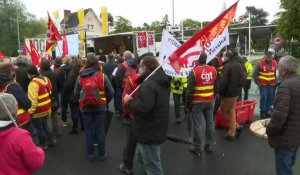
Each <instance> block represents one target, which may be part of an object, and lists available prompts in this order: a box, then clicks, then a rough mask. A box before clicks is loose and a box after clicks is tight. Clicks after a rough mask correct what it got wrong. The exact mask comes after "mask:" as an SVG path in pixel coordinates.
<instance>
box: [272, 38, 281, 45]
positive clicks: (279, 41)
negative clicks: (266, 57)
mask: <svg viewBox="0 0 300 175" xmlns="http://www.w3.org/2000/svg"><path fill="white" fill-rule="evenodd" d="M282 42H283V38H282V37H280V36H275V37H274V39H273V43H274V44H275V45H277V46H278V45H281V44H282Z"/></svg>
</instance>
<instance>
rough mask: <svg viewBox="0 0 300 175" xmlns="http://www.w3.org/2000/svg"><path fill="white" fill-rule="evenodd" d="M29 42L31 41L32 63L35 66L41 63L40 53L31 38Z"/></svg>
mask: <svg viewBox="0 0 300 175" xmlns="http://www.w3.org/2000/svg"><path fill="white" fill-rule="evenodd" d="M29 43H30V48H31V52H30V53H31V55H30V56H31V62H32V65H34V66H39V63H40V55H39V53H38V52H37V50H36V49H35V47H34V44H33V42H32V41H31V40H29Z"/></svg>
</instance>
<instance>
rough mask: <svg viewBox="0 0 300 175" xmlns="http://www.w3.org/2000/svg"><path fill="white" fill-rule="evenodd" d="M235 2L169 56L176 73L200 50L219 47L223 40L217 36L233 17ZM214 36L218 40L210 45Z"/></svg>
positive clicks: (213, 49) (200, 51) (194, 58)
mask: <svg viewBox="0 0 300 175" xmlns="http://www.w3.org/2000/svg"><path fill="white" fill-rule="evenodd" d="M237 4H238V1H237V2H236V3H234V4H233V5H232V6H231V7H229V8H228V9H227V10H225V11H224V12H223V13H221V14H220V15H219V16H218V17H217V18H216V19H214V20H213V21H212V22H210V23H209V24H208V25H206V26H205V27H204V28H203V29H202V30H200V31H199V32H198V33H196V34H195V35H194V36H193V37H192V38H190V39H189V40H188V41H186V42H185V43H184V44H182V45H181V47H179V48H178V49H177V50H176V51H174V52H173V53H172V54H171V55H170V56H169V60H170V63H171V66H172V67H173V68H174V69H175V71H176V72H177V73H180V69H181V67H183V66H184V65H187V64H191V63H189V62H190V60H189V59H193V60H194V62H195V61H197V60H196V59H198V58H199V55H200V54H201V53H202V52H206V53H210V54H211V52H215V51H216V50H218V49H220V48H218V47H220V46H221V45H222V44H223V43H224V42H225V41H224V40H223V38H218V36H219V35H220V34H222V33H223V31H224V30H225V28H226V27H227V26H228V25H229V24H230V22H231V21H232V19H233V18H234V16H235V12H236V8H237ZM216 38H218V40H219V41H218V42H217V44H215V45H214V46H213V47H212V43H213V41H214V40H215V39H216ZM225 39H226V38H225ZM215 54H217V53H215Z"/></svg>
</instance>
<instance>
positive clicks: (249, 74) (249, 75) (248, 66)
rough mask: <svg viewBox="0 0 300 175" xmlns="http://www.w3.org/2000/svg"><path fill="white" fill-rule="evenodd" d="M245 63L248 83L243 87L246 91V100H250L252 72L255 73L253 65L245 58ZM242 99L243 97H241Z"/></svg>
mask: <svg viewBox="0 0 300 175" xmlns="http://www.w3.org/2000/svg"><path fill="white" fill-rule="evenodd" d="M243 62H244V65H245V67H246V70H247V78H246V83H245V85H244V87H243V89H244V100H248V95H249V89H250V88H251V81H252V72H253V66H252V64H251V63H250V62H249V61H248V60H247V58H246V57H243ZM241 98H242V97H241Z"/></svg>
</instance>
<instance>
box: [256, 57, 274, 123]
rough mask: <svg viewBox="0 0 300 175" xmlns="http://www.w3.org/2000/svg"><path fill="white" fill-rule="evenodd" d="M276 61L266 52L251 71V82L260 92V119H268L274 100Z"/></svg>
mask: <svg viewBox="0 0 300 175" xmlns="http://www.w3.org/2000/svg"><path fill="white" fill-rule="evenodd" d="M276 67H277V64H276V61H275V60H274V59H273V58H272V52H271V51H266V52H265V58H263V59H262V60H260V61H259V62H258V63H257V64H256V66H255V68H254V71H253V75H252V76H253V80H254V82H255V83H256V84H257V86H258V87H259V92H260V117H261V118H269V117H270V114H269V111H270V108H271V106H272V105H273V104H272V103H273V100H274V88H275V86H276Z"/></svg>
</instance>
